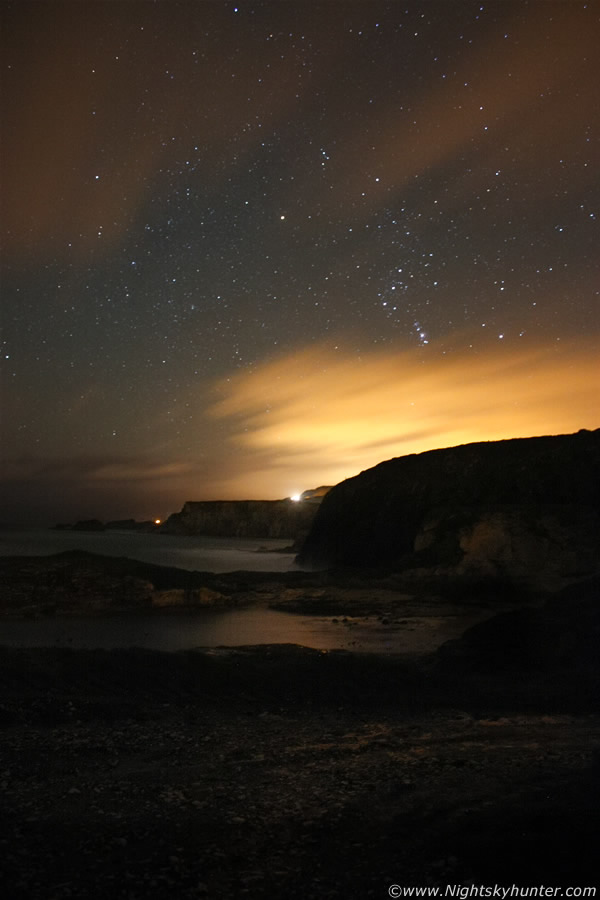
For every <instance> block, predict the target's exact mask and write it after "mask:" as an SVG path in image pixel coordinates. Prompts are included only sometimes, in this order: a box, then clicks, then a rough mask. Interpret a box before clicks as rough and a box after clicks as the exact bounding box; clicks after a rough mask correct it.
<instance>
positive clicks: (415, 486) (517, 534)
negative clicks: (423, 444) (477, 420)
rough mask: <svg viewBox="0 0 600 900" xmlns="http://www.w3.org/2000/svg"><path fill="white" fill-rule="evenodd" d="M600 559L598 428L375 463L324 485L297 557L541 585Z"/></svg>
mask: <svg viewBox="0 0 600 900" xmlns="http://www.w3.org/2000/svg"><path fill="white" fill-rule="evenodd" d="M599 560H600V429H599V430H596V431H593V432H589V431H581V432H578V433H577V434H573V435H559V436H555V437H539V438H522V439H515V440H508V441H494V442H489V443H478V444H465V445H463V446H460V447H452V448H449V449H445V450H432V451H429V452H427V453H420V454H413V455H411V456H404V457H399V458H397V459H391V460H388V461H387V462H383V463H380V464H379V465H378V466H375V467H374V468H372V469H368V470H367V471H365V472H362V473H361V474H360V475H357V476H355V477H354V478H349V479H348V480H346V481H344V482H342V483H341V484H339V485H337V486H336V487H334V488H333V489H332V490H331V491H330V492H329V493H328V494H327V496H326V497H325V498H324V499H323V503H322V504H321V507H320V509H319V511H318V513H317V516H316V518H315V521H314V524H313V527H312V529H311V531H310V533H309V535H308V537H307V539H306V541H305V543H304V545H303V547H302V549H301V552H300V554H299V557H298V561H299V562H300V563H301V564H303V565H312V566H323V565H338V566H339V565H342V566H344V565H346V566H363V567H385V568H391V569H395V570H396V571H408V570H421V571H422V570H426V571H430V572H431V573H432V574H437V575H439V574H450V575H457V576H470V577H473V578H501V579H506V580H508V581H513V582H520V583H525V584H529V585H531V586H535V587H544V588H547V587H552V588H553V587H558V586H561V584H563V583H566V582H568V581H569V580H572V579H574V578H577V577H582V576H584V575H589V574H593V573H594V572H597V571H599V569H600V564H599Z"/></svg>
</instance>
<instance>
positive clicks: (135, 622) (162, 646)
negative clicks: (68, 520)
mask: <svg viewBox="0 0 600 900" xmlns="http://www.w3.org/2000/svg"><path fill="white" fill-rule="evenodd" d="M289 546H290V541H280V540H260V541H257V540H248V539H237V538H235V539H229V538H209V537H181V536H176V535H167V534H156V533H152V534H139V533H136V532H128V531H122V532H119V531H103V532H75V531H55V530H52V529H48V530H43V529H35V530H33V529H31V530H2V531H0V556H47V555H51V554H54V553H61V552H63V551H66V550H86V551H88V552H90V553H100V554H103V555H105V556H126V557H129V558H130V559H138V560H142V561H143V562H150V563H156V564H158V565H161V566H177V567H178V568H181V569H189V570H196V571H200V572H216V573H219V572H235V571H239V570H242V571H254V572H286V571H291V570H294V569H296V570H297V569H298V567H297V566H296V564H295V562H294V553H293V552H291V551H289V550H286V548H289ZM440 641H441V638H440ZM261 644H262V645H265V644H299V645H300V646H304V647H311V648H314V649H318V650H348V651H352V652H362V653H410V652H411V651H412V650H413V649H414V635H413V634H412V632H411V631H410V630H408V629H407V628H405V627H403V626H399V627H394V626H392V627H390V626H384V625H382V624H381V623H379V622H378V621H377V620H374V619H370V620H368V621H367V620H354V621H353V620H350V621H348V620H346V621H343V620H339V619H337V618H332V617H329V616H312V615H311V616H308V615H302V614H296V613H287V612H280V611H278V610H272V609H264V608H250V609H241V610H214V609H209V610H197V611H193V612H188V611H183V610H175V611H174V610H153V611H151V612H147V613H138V612H135V613H126V614H117V615H102V616H93V617H88V616H68V617H67V616H56V617H52V616H49V617H43V618H39V619H23V620H17V619H5V620H2V619H0V646H9V647H72V648H82V649H94V648H102V649H105V650H111V649H115V648H128V647H144V648H147V649H152V650H163V651H169V652H170V651H176V650H190V649H196V648H204V649H211V650H215V649H216V648H232V647H240V646H247V645H252V646H255V645H261Z"/></svg>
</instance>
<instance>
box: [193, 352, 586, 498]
mask: <svg viewBox="0 0 600 900" xmlns="http://www.w3.org/2000/svg"><path fill="white" fill-rule="evenodd" d="M438 350H439V348H438ZM599 383H600V360H599V357H598V354H597V352H596V350H595V348H594V347H593V346H592V344H591V343H590V344H589V345H587V346H586V345H585V342H582V341H581V340H579V341H578V342H577V344H576V345H575V343H572V344H570V345H567V344H563V343H560V344H559V343H557V344H556V345H554V346H551V347H544V346H541V345H538V346H533V347H532V346H531V345H529V346H528V347H525V346H523V347H521V346H520V347H519V348H518V349H510V348H509V347H508V346H503V345H501V344H499V345H497V346H491V347H487V348H486V349H485V350H484V351H483V352H480V353H476V352H474V351H469V352H466V353H462V354H459V353H451V352H447V353H446V354H444V353H442V352H437V353H436V348H435V347H434V346H429V347H428V348H427V351H426V356H425V354H424V351H423V348H419V349H413V350H407V351H405V352H403V353H397V352H396V353H394V352H390V351H386V352H377V351H375V352H372V353H364V354H362V355H361V356H356V355H354V354H352V355H350V354H345V353H344V352H342V350H341V349H340V350H339V351H337V352H336V351H331V350H326V349H325V348H323V347H318V348H316V349H315V348H310V349H304V350H301V351H299V352H296V353H292V354H290V355H288V356H285V357H282V358H280V359H278V360H277V361H274V362H269V363H267V364H265V365H262V366H258V367H256V368H255V369H253V370H252V371H246V372H244V373H243V374H240V375H236V376H234V377H232V378H229V379H227V380H226V381H223V382H221V383H220V384H219V386H218V390H219V393H220V394H221V399H220V400H219V401H218V402H217V403H215V404H214V405H213V406H212V408H211V409H210V410H209V412H210V414H212V415H213V416H215V417H218V418H221V419H227V420H229V421H230V425H231V429H232V430H231V438H230V441H231V442H233V444H234V445H235V446H236V447H238V448H239V449H240V450H241V451H243V452H241V453H239V454H236V456H235V469H234V470H232V471H231V472H230V474H229V477H228V478H227V479H226V483H223V484H222V485H221V486H220V487H221V490H222V492H223V493H224V494H226V495H227V496H229V497H242V496H248V495H249V494H250V490H249V489H250V486H251V494H252V496H255V497H264V498H266V499H268V498H269V497H274V496H276V497H281V496H289V495H291V494H292V493H295V492H297V491H299V490H304V489H306V488H311V487H315V486H316V485H317V484H336V483H337V482H339V481H341V480H343V479H344V478H347V477H349V476H352V475H355V474H356V473H358V472H359V471H361V470H363V469H365V468H368V467H370V466H373V465H375V464H377V463H378V462H381V461H382V460H385V459H389V458H391V457H393V456H401V455H405V454H408V453H419V452H422V451H425V450H432V449H436V448H439V447H449V446H454V445H457V444H464V443H469V442H471V441H489V440H501V439H505V438H512V437H528V436H534V435H542V434H560V433H569V432H573V431H577V430H579V429H580V428H595V427H597V426H598V424H599V419H600V416H599V412H600V402H599V399H598V384H599ZM213 487H214V486H213Z"/></svg>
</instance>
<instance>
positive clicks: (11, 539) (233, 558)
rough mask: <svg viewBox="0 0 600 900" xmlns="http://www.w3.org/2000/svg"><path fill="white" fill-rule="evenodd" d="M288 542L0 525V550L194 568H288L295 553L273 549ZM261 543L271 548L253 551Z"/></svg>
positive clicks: (0, 553)
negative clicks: (8, 528)
mask: <svg viewBox="0 0 600 900" xmlns="http://www.w3.org/2000/svg"><path fill="white" fill-rule="evenodd" d="M290 544H291V540H288V541H285V540H283V541H274V540H268V539H265V540H258V539H256V540H253V539H247V538H210V537H179V536H177V535H170V534H136V532H132V531H101V532H85V531H52V530H51V529H47V530H35V531H34V530H31V531H25V530H24V531H0V556H49V555H51V554H52V553H62V552H63V551H64V550H87V551H88V552H89V553H102V554H103V555H104V556H128V557H129V558H130V559H139V560H142V562H149V563H156V565H159V566H177V567H178V568H180V569H191V570H194V569H195V570H196V571H198V572H235V571H237V570H238V569H243V570H245V571H251V572H286V571H288V570H289V569H294V568H296V566H295V565H294V554H293V553H276V552H274V551H276V550H278V549H279V548H284V547H289V546H290ZM259 548H261V549H262V548H265V549H266V550H268V551H270V552H266V553H265V552H260V553H257V550H258V549H259Z"/></svg>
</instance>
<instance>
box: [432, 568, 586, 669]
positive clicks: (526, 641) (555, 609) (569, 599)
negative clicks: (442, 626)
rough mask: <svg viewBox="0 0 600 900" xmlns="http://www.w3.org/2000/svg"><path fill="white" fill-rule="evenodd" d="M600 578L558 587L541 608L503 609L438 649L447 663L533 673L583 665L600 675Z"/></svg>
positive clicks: (457, 666)
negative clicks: (560, 588)
mask: <svg viewBox="0 0 600 900" xmlns="http://www.w3.org/2000/svg"><path fill="white" fill-rule="evenodd" d="M599 643H600V578H599V577H596V578H590V579H589V580H587V581H584V582H581V583H580V584H574V585H570V586H569V587H567V588H564V589H563V590H562V591H559V592H558V593H557V594H555V595H554V596H552V597H551V599H549V600H547V601H546V603H545V604H544V605H543V606H541V607H538V608H535V607H533V608H532V607H529V608H526V609H515V610H511V611H510V612H505V613H499V614H498V615H496V616H493V618H491V619H487V620H486V621H485V622H480V623H479V624H477V625H473V626H472V627H471V628H469V629H468V630H467V631H465V633H464V634H463V635H462V637H460V638H459V639H458V640H454V641H448V642H447V643H446V644H443V645H442V646H441V647H440V648H439V650H438V651H437V654H436V656H437V659H438V660H439V662H440V664H441V665H442V667H443V668H445V669H448V670H449V669H452V670H454V671H461V672H464V671H469V672H477V673H494V674H502V673H514V672H521V673H530V672H536V671H537V672H540V671H549V670H552V671H563V672H567V671H569V670H572V669H581V670H586V671H588V672H592V671H595V672H596V673H597V674H598V675H600V658H599V657H598V645H599Z"/></svg>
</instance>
